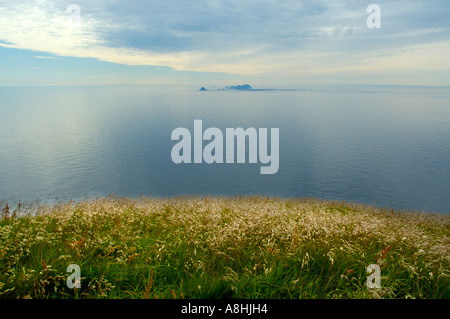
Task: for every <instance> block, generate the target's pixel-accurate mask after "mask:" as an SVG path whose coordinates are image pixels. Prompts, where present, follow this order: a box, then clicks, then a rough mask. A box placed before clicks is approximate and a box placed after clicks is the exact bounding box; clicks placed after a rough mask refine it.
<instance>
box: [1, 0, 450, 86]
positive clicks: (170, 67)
mask: <svg viewBox="0 0 450 319" xmlns="http://www.w3.org/2000/svg"><path fill="white" fill-rule="evenodd" d="M372 3H375V4H378V5H379V7H380V9H381V28H368V26H367V18H368V17H369V16H370V14H371V13H370V12H367V10H366V9H367V7H368V6H369V5H370V4H372ZM449 17H450V1H449V0H429V1H424V0H395V1H393V0H370V1H365V0H347V1H346V0H284V1H276V0H239V1H236V0H224V1H222V0H191V1H187V0H152V1H139V0H127V1H111V0H108V1H106V0H95V1H87V0H71V1H56V0H55V1H49V0H38V1H31V0H30V1H28V0H0V85H55V84H58V85H60V84H62V85H65V84H67V85H72V84H75V85H79V84H83V85H97V84H102V85H103V84H147V83H148V84H153V83H169V84H170V83H175V84H179V83H181V84H183V83H195V84H197V83H199V84H203V83H205V84H220V83H224V84H236V83H238V84H239V83H241V82H242V83H244V82H246V83H247V82H248V83H252V84H256V85H278V86H298V85H306V84H377V85H391V84H393V85H450V58H449V57H450V18H449Z"/></svg>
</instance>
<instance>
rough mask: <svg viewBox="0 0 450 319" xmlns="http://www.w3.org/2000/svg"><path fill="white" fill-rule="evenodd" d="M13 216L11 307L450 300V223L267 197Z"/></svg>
mask: <svg viewBox="0 0 450 319" xmlns="http://www.w3.org/2000/svg"><path fill="white" fill-rule="evenodd" d="M3 206H4V207H3V209H2V218H1V220H0V298H159V299H163V298H164V299H166V298H251V299H252V298H294V299H296V298H434V299H436V298H450V289H449V288H450V287H449V283H450V280H449V279H450V274H449V272H450V267H449V266H450V265H449V263H450V245H449V244H450V240H449V234H450V215H438V214H431V213H427V214H425V213H417V212H400V211H393V210H387V209H381V208H376V207H371V206H363V205H357V204H351V203H344V202H330V201H322V200H315V199H278V198H265V197H235V198H219V197H206V198H200V197H182V198H169V199H151V198H139V199H130V198H112V197H111V198H95V199H91V200H85V201H81V202H72V201H70V202H64V203H59V204H57V205H53V206H45V205H28V206H24V205H22V206H20V207H19V208H18V209H16V211H15V212H12V211H11V208H10V207H9V206H7V205H6V204H3ZM69 264H77V265H79V266H80V268H81V288H80V289H69V288H68V287H67V285H66V279H67V277H68V276H69V274H68V273H67V272H66V269H67V266H68V265H69ZM370 264H378V265H379V266H380V267H381V286H382V287H381V288H380V289H369V288H368V287H367V285H366V280H367V276H368V274H367V272H366V268H367V266H368V265H370Z"/></svg>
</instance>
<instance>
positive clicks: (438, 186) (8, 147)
mask: <svg viewBox="0 0 450 319" xmlns="http://www.w3.org/2000/svg"><path fill="white" fill-rule="evenodd" d="M194 120H202V123H203V129H206V128H209V127H216V128H219V129H220V130H222V131H223V132H225V130H226V128H238V127H242V128H244V129H246V128H250V127H253V128H256V129H258V128H269V129H270V128H279V170H278V172H277V173H276V174H268V175H263V174H260V167H261V163H255V164H252V163H248V162H247V163H244V164H237V163H235V164H227V163H224V164H217V163H215V164H206V163H202V164H194V163H192V164H179V165H177V164H175V163H173V161H172V159H171V150H172V147H173V146H174V145H175V144H176V141H172V140H171V133H172V131H173V130H174V129H176V128H179V127H185V128H187V129H189V130H190V131H191V132H193V127H194ZM205 144H206V143H205ZM108 194H116V195H120V196H132V197H134V196H139V195H145V196H158V197H159V196H177V195H186V194H200V195H206V194H209V195H227V196H228V195H230V196H232V195H253V194H259V195H264V196H282V197H306V196H311V197H317V198H324V199H336V200H346V201H352V202H359V203H366V204H373V205H377V206H382V207H391V208H397V209H411V210H421V211H433V212H440V213H450V89H449V88H408V87H405V88H390V87H373V88H372V87H365V88H315V89H311V90H302V91H288V90H287V91H257V92H235V91H232V92H230V91H206V92H200V91H198V88H197V89H192V88H180V87H0V200H11V199H13V200H18V201H33V200H35V199H41V200H43V201H52V200H55V199H78V198H83V197H85V196H104V195H108Z"/></svg>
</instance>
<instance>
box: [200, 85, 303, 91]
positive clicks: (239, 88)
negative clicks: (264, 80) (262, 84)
mask: <svg viewBox="0 0 450 319" xmlns="http://www.w3.org/2000/svg"><path fill="white" fill-rule="evenodd" d="M199 91H304V89H255V88H253V87H252V86H251V85H250V84H243V85H231V86H226V87H225V88H224V89H207V88H205V87H204V86H202V87H201V88H200V90H199Z"/></svg>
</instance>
